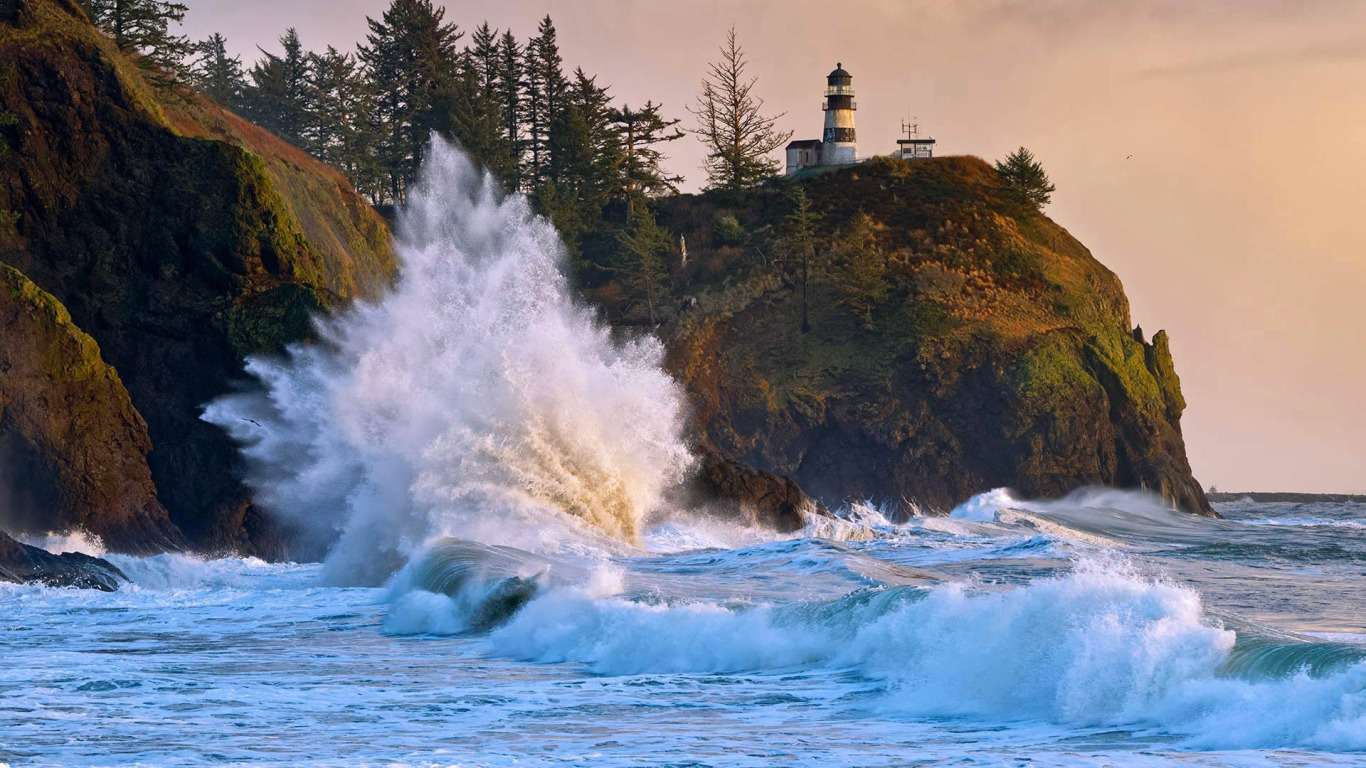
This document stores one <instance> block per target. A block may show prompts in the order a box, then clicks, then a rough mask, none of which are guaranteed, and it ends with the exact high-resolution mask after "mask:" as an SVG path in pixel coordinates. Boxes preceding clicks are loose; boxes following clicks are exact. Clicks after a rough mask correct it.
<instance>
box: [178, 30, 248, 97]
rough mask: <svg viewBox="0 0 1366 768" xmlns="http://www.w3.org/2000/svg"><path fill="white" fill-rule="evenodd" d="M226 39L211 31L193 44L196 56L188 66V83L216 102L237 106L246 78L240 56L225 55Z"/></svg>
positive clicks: (245, 84)
mask: <svg viewBox="0 0 1366 768" xmlns="http://www.w3.org/2000/svg"><path fill="white" fill-rule="evenodd" d="M227 43H228V41H227V40H225V39H224V38H223V36H222V35H219V34H214V35H213V36H211V37H209V38H208V39H207V40H203V41H201V42H199V43H196V44H195V46H194V49H195V52H196V53H198V54H199V56H198V58H196V59H195V61H194V65H193V66H192V67H191V69H190V85H192V86H193V87H194V89H195V90H196V91H199V92H200V93H202V94H204V95H205V96H208V97H209V98H210V99H213V100H214V101H215V102H217V103H218V105H219V106H221V107H224V108H226V109H232V110H240V109H241V108H242V96H243V92H244V91H245V90H246V87H247V81H246V76H245V75H243V74H242V59H241V57H239V56H229V55H228V44H227Z"/></svg>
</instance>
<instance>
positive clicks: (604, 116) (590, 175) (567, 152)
mask: <svg viewBox="0 0 1366 768" xmlns="http://www.w3.org/2000/svg"><path fill="white" fill-rule="evenodd" d="M611 100H612V98H611V96H609V95H608V93H607V89H606V88H603V87H600V86H599V85H598V84H597V79H596V78H593V77H589V76H588V75H587V74H585V73H584V71H583V69H581V68H580V69H576V70H574V79H573V81H572V82H571V84H570V85H569V87H568V88H567V89H566V91H565V93H564V95H563V98H562V102H561V104H560V108H559V112H558V113H557V115H556V117H555V120H554V121H553V122H552V123H551V131H550V135H549V143H548V146H549V148H550V160H551V165H550V174H549V183H552V184H555V185H557V186H558V187H559V188H560V189H562V190H564V191H565V192H567V193H568V194H571V195H573V197H574V199H575V201H577V207H578V209H579V216H578V219H579V221H581V222H582V223H584V224H585V225H591V224H596V223H597V220H598V218H599V217H600V216H601V213H602V209H603V206H605V205H606V204H607V201H608V199H609V197H610V195H611V193H612V189H613V187H614V186H616V175H617V172H618V166H619V164H620V163H619V160H618V159H619V152H618V144H617V137H616V130H615V126H614V124H613V123H612V119H611Z"/></svg>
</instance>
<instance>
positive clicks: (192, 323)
mask: <svg viewBox="0 0 1366 768" xmlns="http://www.w3.org/2000/svg"><path fill="white" fill-rule="evenodd" d="M0 112H3V113H4V114H6V115H7V116H8V117H7V119H6V120H5V121H4V125H3V126H0V141H3V144H4V146H5V148H6V150H5V151H4V152H3V153H0V214H3V217H2V218H0V262H5V263H8V264H10V265H12V266H14V267H16V268H18V269H19V270H21V271H22V272H23V273H24V274H25V275H27V276H28V277H29V278H30V279H32V280H33V282H34V283H36V284H37V285H38V286H40V287H41V288H42V289H43V290H45V291H47V292H49V293H51V294H52V295H53V296H55V297H56V298H57V299H58V300H59V301H60V302H61V303H62V304H64V305H65V306H66V308H67V309H68V310H69V311H70V314H71V316H72V317H73V318H74V319H75V323H76V324H77V325H78V326H79V327H80V328H81V329H83V330H84V331H85V332H86V333H88V334H90V336H91V337H93V338H94V339H95V341H96V342H98V344H99V348H100V350H101V352H102V353H103V357H104V360H105V361H106V362H108V363H109V364H111V365H113V366H114V367H115V368H116V369H117V370H118V372H119V375H120V376H121V378H122V380H123V383H124V384H125V385H126V387H127V390H128V394H129V395H130V396H131V400H132V404H133V405H134V406H135V407H136V409H137V410H138V411H139V412H140V413H141V415H142V416H143V418H145V420H146V423H147V430H148V434H149V436H150V438H151V445H152V450H151V452H150V454H149V464H150V467H151V473H152V479H153V480H154V481H155V484H156V488H157V491H158V493H159V498H160V500H161V503H163V504H164V505H165V506H166V508H167V509H168V510H169V513H170V519H171V521H172V522H174V523H175V524H176V525H177V526H178V527H179V528H180V529H181V530H182V531H183V532H184V534H185V535H186V537H187V538H188V540H189V541H190V543H191V544H192V545H193V546H195V547H196V548H199V549H203V550H210V551H215V550H234V551H240V552H246V553H253V554H258V555H263V556H268V557H269V556H275V555H279V554H281V553H282V552H283V548H284V546H285V542H286V539H287V537H286V536H285V535H284V534H283V533H282V532H281V531H279V530H278V529H277V528H276V527H275V526H274V525H273V524H272V523H271V521H270V520H268V519H267V518H265V516H263V515H261V514H259V513H258V512H257V511H256V509H255V507H254V506H253V505H252V503H251V498H250V496H249V494H248V493H247V491H246V489H245V488H244V487H243V486H242V485H241V483H240V482H239V480H238V478H237V461H238V459H237V452H236V450H235V448H234V446H233V445H232V443H231V442H230V441H229V439H228V438H227V436H226V435H224V434H223V432H222V431H221V430H219V429H218V428H217V427H214V426H211V425H209V424H206V423H204V422H202V421H201V420H200V419H199V414H200V409H201V407H202V405H203V404H204V403H206V402H208V401H210V400H212V399H213V398H215V397H217V396H219V395H221V394H223V393H224V392H226V391H228V390H229V389H230V387H231V386H232V383H233V381H234V380H235V379H238V378H240V377H241V376H242V363H243V359H244V357H245V356H247V355H251V354H258V353H271V352H275V351H278V350H280V349H282V347H283V345H284V344H285V343H288V342H291V341H294V340H299V339H302V338H305V337H307V336H308V335H309V334H310V333H311V331H312V326H311V322H310V316H311V314H312V313H314V312H315V311H317V310H320V309H324V308H327V307H332V306H336V305H338V304H339V303H341V302H345V301H347V300H349V299H351V298H353V297H363V296H372V295H376V294H377V293H378V292H379V291H380V290H381V289H382V286H383V285H384V284H385V283H386V281H388V280H389V279H390V278H391V276H392V274H393V272H394V270H395V261H394V259H393V256H392V253H391V252H390V250H389V248H390V246H389V242H388V231H387V228H386V226H385V225H384V223H383V221H382V220H381V219H380V218H379V217H378V216H377V215H376V214H375V213H374V211H373V210H371V209H370V208H369V206H367V205H366V204H365V203H364V201H363V200H361V198H359V197H358V196H357V195H356V194H355V192H354V191H353V190H351V188H350V186H349V185H348V184H347V183H346V182H345V180H344V179H342V178H341V176H340V175H339V174H337V173H336V172H335V171H333V170H331V169H328V168H326V167H325V166H323V165H322V164H320V163H318V162H316V161H314V160H312V159H311V158H309V157H308V156H307V155H306V154H304V153H303V152H301V151H299V150H297V149H295V148H293V147H290V146H288V145H286V144H284V143H283V142H280V141H279V140H278V139H275V138H274V137H272V136H270V134H268V133H266V132H264V131H261V130H259V129H257V128H255V127H254V126H250V125H249V124H247V123H245V122H243V121H241V120H240V119H238V118H237V117H235V116H233V115H231V114H229V113H227V112H224V111H223V110H221V109H218V108H217V107H215V106H213V105H211V104H209V103H208V102H206V101H205V100H203V99H201V98H199V97H198V96H196V95H194V94H190V93H180V94H177V95H175V96H174V97H173V98H163V97H162V96H161V95H159V94H157V93H156V92H154V91H153V90H151V89H150V88H149V87H148V86H147V85H146V84H145V83H144V82H143V81H142V79H141V76H140V74H139V73H138V72H137V70H136V67H134V66H132V65H131V64H130V63H129V62H128V61H127V60H126V59H125V58H124V57H123V56H121V55H120V54H119V53H118V51H117V50H115V49H114V47H113V46H112V44H111V43H110V42H109V41H108V40H106V39H104V38H103V37H102V36H101V35H99V34H98V33H97V32H96V31H95V30H94V28H93V27H91V26H90V25H89V23H88V21H87V20H86V18H85V16H84V14H83V13H82V12H81V11H80V10H79V8H78V7H77V5H76V3H74V2H72V0H4V1H3V2H0Z"/></svg>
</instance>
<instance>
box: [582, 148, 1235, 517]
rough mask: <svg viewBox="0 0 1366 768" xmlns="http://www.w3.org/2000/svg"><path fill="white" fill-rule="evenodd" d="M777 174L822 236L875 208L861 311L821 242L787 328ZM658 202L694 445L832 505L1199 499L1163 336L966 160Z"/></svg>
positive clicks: (1037, 217) (612, 301)
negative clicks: (1141, 496) (807, 206)
mask: <svg viewBox="0 0 1366 768" xmlns="http://www.w3.org/2000/svg"><path fill="white" fill-rule="evenodd" d="M793 184H801V185H803V187H804V188H805V190H806V192H807V194H808V195H809V197H810V198H811V200H812V201H813V207H814V209H815V210H816V211H817V212H818V213H819V214H820V216H821V222H822V223H821V227H820V229H821V232H820V235H821V237H822V239H823V240H825V241H826V242H829V241H830V240H831V239H834V238H837V237H838V236H839V235H840V233H841V232H843V231H845V230H847V229H848V228H849V226H850V225H851V222H852V221H853V219H854V217H855V216H856V215H858V214H866V215H868V216H869V217H870V218H871V220H872V221H871V227H872V230H873V235H872V237H873V239H874V241H875V243H876V246H877V250H878V253H879V256H878V257H877V258H878V269H877V270H876V271H877V278H878V279H880V280H881V281H882V286H881V288H880V291H881V293H882V295H881V296H880V297H879V298H878V300H877V301H876V304H875V306H874V307H873V309H872V311H871V314H870V315H867V316H865V315H863V314H862V313H861V312H859V311H855V310H854V309H853V308H851V306H850V305H849V303H848V294H847V293H846V292H845V291H844V290H842V289H841V287H840V285H839V283H840V276H841V270H847V269H848V267H847V265H846V263H844V262H842V260H841V258H842V257H840V256H838V255H835V254H832V253H831V251H830V249H828V248H823V249H822V251H821V252H820V253H818V255H817V258H816V259H815V264H814V266H813V272H812V275H813V276H812V278H811V280H810V283H809V309H810V320H811V325H812V329H811V331H810V332H809V333H803V332H802V328H801V318H802V307H801V301H802V290H801V287H800V284H799V278H798V277H797V270H795V269H793V268H792V267H791V265H784V264H783V263H781V262H782V259H783V258H784V246H783V245H782V239H781V234H782V232H783V230H784V227H785V220H784V219H785V217H786V215H787V214H788V212H789V211H790V208H791V204H790V202H789V200H788V198H787V194H786V193H787V191H788V190H789V189H790V187H791V185H793ZM657 208H658V218H659V220H660V223H661V224H663V225H664V226H666V227H667V228H669V229H670V230H671V231H672V232H673V233H675V234H676V235H682V236H683V237H685V238H686V243H687V248H688V251H689V257H688V260H687V263H686V264H683V265H682V268H681V270H680V272H679V276H678V277H677V278H676V279H675V282H674V283H673V285H672V286H671V288H670V290H671V292H672V295H671V296H668V297H664V298H656V299H655V307H656V308H657V309H658V308H659V307H661V306H666V307H676V308H677V309H676V310H672V311H668V310H666V311H665V313H664V317H663V323H662V325H661V326H660V327H659V329H658V332H659V333H660V334H661V335H662V336H663V337H664V338H665V340H666V342H667V345H668V350H669V363H668V364H669V367H670V369H671V371H672V372H673V373H674V374H675V375H676V376H677V377H678V378H679V379H680V380H681V381H682V382H683V383H684V384H685V385H686V387H687V389H688V392H689V394H690V396H691V399H692V404H693V414H694V426H695V431H696V434H697V437H698V440H699V442H700V443H701V444H702V445H704V446H705V447H706V448H707V450H710V451H713V452H715V453H716V454H717V455H719V456H721V457H722V458H724V459H725V460H729V461H732V462H740V463H743V464H746V465H749V466H751V467H754V468H756V469H758V470H761V471H763V472H768V473H772V474H773V475H777V476H786V477H791V478H792V479H793V480H795V481H796V482H797V483H798V484H800V486H801V488H802V489H804V490H805V491H806V492H807V493H810V494H811V495H813V496H814V497H815V498H817V499H819V500H820V501H822V502H823V503H825V504H827V505H831V506H837V505H840V504H842V503H844V502H847V501H864V500H872V501H874V502H878V503H881V504H883V505H885V506H888V507H889V508H890V509H891V510H892V511H893V512H894V511H895V510H896V508H898V507H899V508H901V509H902V510H903V511H906V512H910V511H913V510H921V511H935V510H938V511H948V510H949V509H952V508H953V507H954V506H955V505H957V504H959V503H961V502H962V501H964V500H966V499H967V498H969V497H970V496H971V495H973V494H975V493H978V492H981V491H984V490H988V489H991V488H993V487H1000V486H1005V487H1010V488H1013V489H1015V490H1016V491H1018V492H1020V493H1022V494H1026V495H1030V496H1061V495H1063V494H1066V493H1067V492H1069V491H1072V490H1074V489H1075V488H1077V487H1079V486H1084V485H1106V486H1115V487H1120V488H1148V489H1150V490H1153V491H1155V492H1158V493H1160V494H1162V495H1163V496H1164V497H1165V498H1167V499H1168V500H1169V501H1170V503H1172V504H1173V505H1174V506H1176V507H1179V508H1181V509H1185V510H1189V511H1191V512H1195V513H1200V514H1213V511H1212V509H1211V507H1210V506H1209V502H1208V501H1207V500H1206V498H1205V494H1204V492H1203V491H1202V490H1201V488H1200V485H1199V484H1198V483H1197V482H1196V481H1195V480H1194V478H1193V477H1192V476H1191V470H1190V464H1189V463H1188V461H1187V459H1186V450H1185V444H1184V441H1183V439H1182V436H1181V426H1180V417H1181V413H1182V411H1183V410H1184V408H1185V401H1184V399H1183V398H1182V396H1181V388H1180V382H1179V379H1178V378H1177V375H1176V371H1175V366H1174V364H1173V362H1172V357H1171V352H1170V349H1169V345H1168V339H1167V336H1166V334H1165V333H1158V334H1157V335H1156V336H1154V337H1153V339H1152V340H1151V341H1149V340H1146V339H1145V338H1144V336H1143V333H1142V331H1141V330H1139V329H1136V328H1134V327H1133V325H1132V323H1131V321H1130V317H1129V305H1128V301H1127V299H1126V298H1125V295H1124V290H1123V287H1122V286H1121V284H1120V282H1119V279H1118V278H1117V277H1116V276H1115V275H1114V273H1112V272H1111V271H1110V270H1108V269H1106V268H1105V267H1104V266H1103V265H1102V264H1101V263H1100V262H1099V261H1097V260H1096V259H1095V258H1093V257H1092V255H1091V254H1090V252H1089V251H1088V250H1087V249H1086V248H1085V247H1084V246H1082V244H1081V243H1079V242H1077V241H1076V240H1075V239H1074V238H1073V237H1072V236H1071V235H1069V234H1068V233H1067V231H1066V230H1064V229H1063V228H1061V227H1059V226H1058V225H1057V224H1055V223H1053V222H1052V221H1050V220H1049V219H1048V218H1047V217H1045V216H1043V215H1041V214H1040V213H1038V212H1037V211H1034V210H1033V209H1028V208H1022V207H1020V206H1019V205H1018V204H1015V203H1012V202H1011V200H1010V199H1009V198H1008V197H1007V196H1005V195H1004V194H1002V191H1001V189H1000V187H999V181H998V178H997V176H996V172H995V170H994V169H993V168H992V167H991V166H989V165H988V164H986V163H984V162H982V161H981V160H979V159H976V158H967V157H950V158H937V159H934V160H924V161H916V162H906V161H901V160H892V159H878V160H875V161H873V162H871V163H867V164H863V165H859V166H856V167H852V168H848V169H845V170H840V171H836V172H832V173H828V174H823V175H819V176H815V177H813V178H808V179H802V180H798V181H792V180H785V181H779V182H775V183H773V184H770V185H766V186H765V187H764V188H762V189H759V190H755V191H753V192H749V193H743V194H739V195H736V194H726V193H708V194H704V195H700V196H681V197H678V198H672V199H665V200H662V201H659V203H658V204H657ZM718 222H720V223H724V226H721V225H720V224H718ZM737 232H738V234H737ZM595 256H596V257H598V258H602V256H601V255H600V254H594V253H592V252H591V251H590V252H589V253H588V257H589V258H590V259H591V258H594V257H595ZM845 275H846V276H847V272H846V273H845ZM588 294H589V296H590V297H591V298H593V299H594V300H596V301H597V302H598V303H599V304H601V305H602V306H603V307H604V309H605V312H606V314H607V316H608V317H609V318H610V319H612V320H614V321H615V322H617V323H619V324H622V325H624V326H628V327H631V326H638V324H639V323H640V322H642V321H643V319H644V314H643V313H644V310H643V308H642V307H641V306H640V305H639V304H636V303H634V302H633V301H632V300H631V299H630V298H629V292H628V291H625V290H624V289H623V288H622V287H621V286H619V285H617V284H615V283H609V284H606V285H602V286H597V287H591V288H590V289H589V290H588ZM870 324H871V327H869V325H870Z"/></svg>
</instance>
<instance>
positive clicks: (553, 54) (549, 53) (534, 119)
mask: <svg viewBox="0 0 1366 768" xmlns="http://www.w3.org/2000/svg"><path fill="white" fill-rule="evenodd" d="M563 65H564V62H563V60H562V59H561V58H560V45H559V42H558V41H557V39H556V32H555V23H554V22H553V21H551V19H550V17H549V16H546V17H545V18H544V19H542V20H541V24H540V26H539V27H538V28H537V30H536V36H535V37H533V38H532V39H531V41H530V42H529V43H527V47H526V55H525V77H526V80H525V94H526V121H527V143H528V145H529V148H530V150H531V166H530V168H529V169H528V174H527V176H528V182H529V183H530V184H531V186H532V187H533V188H535V187H538V186H540V185H541V182H543V181H546V180H549V181H551V182H552V183H553V182H555V181H557V180H558V179H556V178H555V176H554V173H553V170H554V164H553V162H552V160H551V156H550V155H551V151H552V150H551V140H550V130H551V125H552V124H553V123H554V122H555V120H556V118H558V117H559V111H560V109H561V108H562V106H563V97H564V92H565V90H566V89H567V87H568V81H566V79H565V76H564V69H563Z"/></svg>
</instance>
